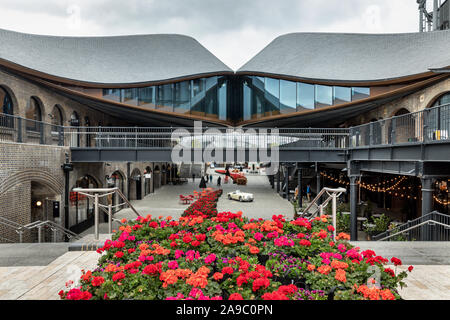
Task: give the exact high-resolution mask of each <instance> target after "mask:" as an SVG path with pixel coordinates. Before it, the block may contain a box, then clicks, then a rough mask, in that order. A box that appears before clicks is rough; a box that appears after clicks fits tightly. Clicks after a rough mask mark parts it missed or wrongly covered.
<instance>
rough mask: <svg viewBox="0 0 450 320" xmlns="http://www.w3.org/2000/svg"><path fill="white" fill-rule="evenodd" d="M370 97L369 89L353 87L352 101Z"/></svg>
mask: <svg viewBox="0 0 450 320" xmlns="http://www.w3.org/2000/svg"><path fill="white" fill-rule="evenodd" d="M368 97H370V88H361V87H353V88H352V101H356V100H361V99H365V98H368Z"/></svg>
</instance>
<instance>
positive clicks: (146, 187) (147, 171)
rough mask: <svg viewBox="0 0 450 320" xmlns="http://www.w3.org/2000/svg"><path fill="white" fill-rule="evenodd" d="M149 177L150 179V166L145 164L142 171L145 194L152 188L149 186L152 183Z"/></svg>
mask: <svg viewBox="0 0 450 320" xmlns="http://www.w3.org/2000/svg"><path fill="white" fill-rule="evenodd" d="M151 179H152V168H150V166H147V167H146V168H145V171H144V190H145V191H144V192H145V195H147V194H149V193H151V192H152V191H153V190H152V188H151V186H152V183H151Z"/></svg>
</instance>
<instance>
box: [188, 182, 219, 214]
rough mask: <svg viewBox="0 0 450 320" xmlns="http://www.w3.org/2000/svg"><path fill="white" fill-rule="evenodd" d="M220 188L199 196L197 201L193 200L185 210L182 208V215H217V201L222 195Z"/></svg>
mask: <svg viewBox="0 0 450 320" xmlns="http://www.w3.org/2000/svg"><path fill="white" fill-rule="evenodd" d="M222 193H223V191H222V189H219V190H216V191H212V192H208V193H207V194H206V195H204V196H201V197H200V198H199V199H198V200H197V201H195V202H193V203H192V204H191V205H190V206H189V207H187V209H186V210H184V213H183V216H189V215H193V214H195V215H199V214H203V215H205V216H207V217H211V216H216V215H217V201H218V200H219V198H220V196H221V195H222Z"/></svg>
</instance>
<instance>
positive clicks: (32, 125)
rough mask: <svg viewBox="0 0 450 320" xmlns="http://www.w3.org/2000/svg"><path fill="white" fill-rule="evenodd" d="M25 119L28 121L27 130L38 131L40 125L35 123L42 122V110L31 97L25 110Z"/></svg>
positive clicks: (37, 102)
mask: <svg viewBox="0 0 450 320" xmlns="http://www.w3.org/2000/svg"><path fill="white" fill-rule="evenodd" d="M25 118H26V119H28V120H30V121H27V130H29V131H39V129H40V123H39V122H37V121H42V110H41V105H40V103H39V101H38V100H37V99H36V98H35V97H31V99H30V102H29V103H28V106H27V109H26V110H25Z"/></svg>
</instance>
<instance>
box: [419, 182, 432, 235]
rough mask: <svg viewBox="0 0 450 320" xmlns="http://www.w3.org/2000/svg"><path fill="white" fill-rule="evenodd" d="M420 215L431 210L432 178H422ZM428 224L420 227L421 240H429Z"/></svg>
mask: <svg viewBox="0 0 450 320" xmlns="http://www.w3.org/2000/svg"><path fill="white" fill-rule="evenodd" d="M421 180H422V216H424V215H426V214H428V213H430V212H431V211H433V188H432V183H433V180H432V179H430V178H422V179H421ZM429 231H430V226H429V225H424V226H423V227H422V239H421V240H422V241H430V240H431V236H432V235H431V234H430V232H429Z"/></svg>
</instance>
